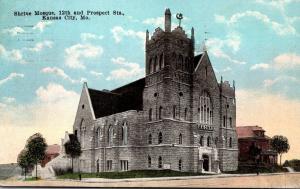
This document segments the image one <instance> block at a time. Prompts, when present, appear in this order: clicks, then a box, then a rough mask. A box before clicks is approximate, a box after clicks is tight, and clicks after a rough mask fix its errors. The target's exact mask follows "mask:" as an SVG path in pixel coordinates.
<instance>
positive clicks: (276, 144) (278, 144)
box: [271, 135, 290, 165]
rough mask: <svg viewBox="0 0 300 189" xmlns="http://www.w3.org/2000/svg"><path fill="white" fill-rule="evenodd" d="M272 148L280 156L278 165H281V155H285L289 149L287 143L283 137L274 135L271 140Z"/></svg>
mask: <svg viewBox="0 0 300 189" xmlns="http://www.w3.org/2000/svg"><path fill="white" fill-rule="evenodd" d="M271 146H272V148H273V149H274V150H275V151H276V152H277V153H278V154H279V156H280V165H281V156H282V154H283V153H286V152H288V151H289V149H290V145H289V141H288V139H287V138H286V137H285V136H282V135H275V136H273V138H272V140H271Z"/></svg>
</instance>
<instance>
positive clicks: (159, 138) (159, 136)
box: [158, 132, 163, 144]
mask: <svg viewBox="0 0 300 189" xmlns="http://www.w3.org/2000/svg"><path fill="white" fill-rule="evenodd" d="M162 142H163V136H162V133H161V132H159V134H158V144H161V143H162Z"/></svg>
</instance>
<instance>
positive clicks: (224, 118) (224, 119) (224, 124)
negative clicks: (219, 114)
mask: <svg viewBox="0 0 300 189" xmlns="http://www.w3.org/2000/svg"><path fill="white" fill-rule="evenodd" d="M223 127H226V117H225V116H223Z"/></svg>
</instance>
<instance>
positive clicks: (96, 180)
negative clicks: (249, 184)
mask: <svg viewBox="0 0 300 189" xmlns="http://www.w3.org/2000/svg"><path fill="white" fill-rule="evenodd" d="M284 174H299V175H300V172H293V173H290V172H286V173H260V174H259V175H260V176H268V175H284ZM255 176H257V175H256V174H254V173H250V174H216V175H201V176H182V177H151V178H127V179H108V178H83V179H82V180H81V181H79V180H73V179H65V180H69V181H77V182H86V183H116V182H145V181H167V180H191V179H214V178H230V177H255Z"/></svg>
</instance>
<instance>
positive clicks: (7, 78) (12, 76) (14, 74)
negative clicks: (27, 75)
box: [0, 72, 24, 86]
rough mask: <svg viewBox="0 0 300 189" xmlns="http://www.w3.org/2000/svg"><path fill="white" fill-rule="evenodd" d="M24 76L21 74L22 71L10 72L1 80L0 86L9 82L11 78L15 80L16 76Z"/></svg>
mask: <svg viewBox="0 0 300 189" xmlns="http://www.w3.org/2000/svg"><path fill="white" fill-rule="evenodd" d="M23 77H24V74H21V73H15V72H13V73H11V74H9V75H8V76H7V77H6V78H4V79H2V80H0V86H1V85H3V84H4V83H6V82H8V81H9V80H13V79H15V78H23Z"/></svg>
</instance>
